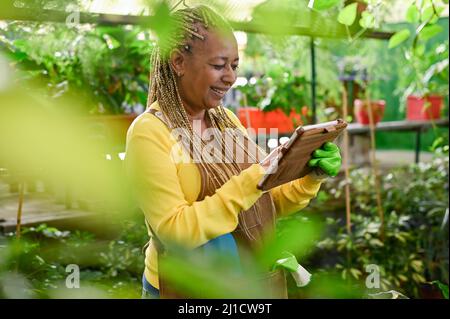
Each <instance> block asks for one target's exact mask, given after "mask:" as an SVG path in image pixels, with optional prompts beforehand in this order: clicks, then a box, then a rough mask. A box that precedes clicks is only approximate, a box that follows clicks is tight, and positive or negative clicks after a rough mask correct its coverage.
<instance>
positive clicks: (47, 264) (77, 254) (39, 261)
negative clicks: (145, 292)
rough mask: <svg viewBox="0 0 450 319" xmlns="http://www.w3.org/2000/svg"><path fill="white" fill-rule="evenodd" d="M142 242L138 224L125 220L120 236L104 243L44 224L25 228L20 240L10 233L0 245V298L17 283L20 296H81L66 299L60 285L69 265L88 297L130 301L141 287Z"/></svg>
mask: <svg viewBox="0 0 450 319" xmlns="http://www.w3.org/2000/svg"><path fill="white" fill-rule="evenodd" d="M146 241H147V233H146V229H145V226H144V223H141V222H140V221H139V222H137V221H132V222H130V221H128V222H125V223H124V224H123V228H122V232H121V234H119V236H118V237H117V238H115V239H113V240H109V241H108V240H105V239H100V238H96V237H95V235H94V234H92V233H89V232H84V231H78V230H75V231H73V232H72V231H60V230H58V229H56V228H54V227H48V226H47V225H45V224H42V225H39V226H37V227H31V228H25V229H24V230H23V236H22V238H21V239H20V240H18V239H15V238H14V234H13V233H11V234H9V235H8V236H7V237H6V238H5V239H4V245H3V246H0V260H1V261H2V262H1V263H0V265H1V267H0V296H1V297H3V298H4V297H6V298H10V297H12V295H11V293H7V294H6V295H5V291H7V290H8V289H7V288H8V286H11V285H12V286H14V285H15V284H16V283H17V282H21V281H23V282H24V283H25V284H24V286H25V287H26V289H24V290H23V291H22V292H21V293H19V296H21V297H24V296H29V297H33V298H36V297H37V298H49V297H50V298H53V297H58V296H59V297H63V296H66V297H76V298H80V297H81V298H83V297H85V296H83V291H84V290H80V291H79V294H80V295H77V294H75V295H71V294H70V292H69V290H70V289H69V290H68V289H66V288H65V284H64V283H65V280H66V278H67V276H68V273H67V272H66V266H67V265H70V264H75V265H78V266H79V268H80V287H82V288H86V289H89V287H91V288H90V289H93V295H92V297H97V298H98V297H101V296H102V297H110V298H117V297H123V298H130V297H132V298H135V297H137V296H139V293H140V289H141V286H140V285H141V284H140V278H141V276H142V272H143V265H144V260H143V259H144V256H143V253H142V246H143V243H145V242H146ZM11 274H16V275H14V276H13V277H12V279H11V280H12V283H11V282H10V281H11V280H7V279H9V278H10V276H11ZM8 283H9V285H8ZM1 288H3V289H1ZM2 290H3V292H2ZM68 294H69V295H68Z"/></svg>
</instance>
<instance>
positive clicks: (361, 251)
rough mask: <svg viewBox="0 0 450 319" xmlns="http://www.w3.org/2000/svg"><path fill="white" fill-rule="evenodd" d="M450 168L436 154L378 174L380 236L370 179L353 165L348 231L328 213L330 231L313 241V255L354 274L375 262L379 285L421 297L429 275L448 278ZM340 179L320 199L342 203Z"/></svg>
mask: <svg viewBox="0 0 450 319" xmlns="http://www.w3.org/2000/svg"><path fill="white" fill-rule="evenodd" d="M448 169H449V167H448V157H447V156H442V155H439V156H437V157H436V158H435V159H434V161H433V162H432V163H429V164H425V163H420V164H418V165H415V164H414V165H409V166H405V167H400V168H395V169H392V170H391V171H389V172H387V173H386V174H384V175H383V176H382V177H381V190H382V202H383V209H384V212H385V220H384V223H385V224H384V237H382V236H381V234H380V226H381V223H380V219H379V216H378V214H377V210H376V198H375V192H374V191H373V189H374V182H373V179H372V178H371V176H370V174H368V172H367V171H365V170H362V169H359V170H354V171H352V173H351V194H352V210H351V211H352V220H351V223H352V233H351V235H348V234H347V232H346V229H345V225H344V224H343V220H342V217H337V218H335V217H329V218H327V224H328V227H327V228H328V229H327V231H326V233H327V234H329V235H327V236H326V237H325V238H323V239H322V240H321V241H319V242H318V243H317V248H318V249H319V251H318V252H317V255H316V256H315V257H314V258H313V260H315V261H316V262H319V263H320V264H322V267H324V268H325V269H338V270H339V271H340V273H341V275H342V278H348V277H352V278H354V279H362V278H363V277H364V276H365V275H367V273H366V271H365V267H366V266H367V265H369V264H375V265H378V266H379V268H380V272H381V276H380V277H381V282H380V284H381V286H380V290H381V291H386V290H392V289H394V290H396V291H400V292H402V293H404V294H405V295H406V296H410V297H420V296H421V295H420V287H421V286H422V285H423V284H425V283H427V282H429V281H431V280H441V281H443V282H446V283H448V225H447V224H443V223H444V215H445V213H446V210H448ZM343 183H344V182H343V181H342V182H340V183H339V184H335V185H331V187H330V188H329V190H328V191H329V192H330V193H331V195H332V198H327V197H325V198H324V200H327V201H328V202H329V201H330V200H337V201H338V202H340V203H343V202H344V195H343ZM333 197H334V199H333ZM322 206H327V205H326V203H323V204H322ZM328 207H329V206H328ZM342 209H343V208H342ZM316 214H317V213H316ZM447 223H448V222H447ZM336 234H337V236H336Z"/></svg>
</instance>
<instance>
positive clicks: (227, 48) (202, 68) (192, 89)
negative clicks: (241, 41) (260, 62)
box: [172, 28, 239, 115]
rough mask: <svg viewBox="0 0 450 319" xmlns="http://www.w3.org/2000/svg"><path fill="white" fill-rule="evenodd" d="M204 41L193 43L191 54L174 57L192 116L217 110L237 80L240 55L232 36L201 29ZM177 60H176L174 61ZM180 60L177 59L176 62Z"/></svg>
mask: <svg viewBox="0 0 450 319" xmlns="http://www.w3.org/2000/svg"><path fill="white" fill-rule="evenodd" d="M199 33H200V34H202V35H203V36H205V40H203V41H202V40H200V39H195V40H192V41H190V45H189V46H190V51H191V52H190V53H189V52H183V53H181V54H179V56H178V58H177V57H173V56H172V65H173V66H174V67H175V68H176V72H179V73H181V76H180V77H178V88H179V90H180V95H181V98H182V100H183V103H184V104H185V107H186V108H187V111H188V113H189V114H191V115H193V114H196V113H198V112H200V111H202V110H205V109H209V108H214V107H217V106H218V105H219V104H220V102H221V100H222V98H223V97H224V96H225V93H226V92H227V91H228V90H229V89H230V88H231V86H232V85H233V84H234V82H235V81H236V72H237V67H238V64H239V54H238V46H237V42H236V39H235V37H234V35H233V34H232V33H230V34H227V35H224V34H222V33H219V32H218V31H215V30H208V31H207V30H205V29H204V28H199ZM174 59H175V60H174ZM177 59H178V60H177Z"/></svg>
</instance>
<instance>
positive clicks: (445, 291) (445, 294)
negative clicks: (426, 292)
mask: <svg viewBox="0 0 450 319" xmlns="http://www.w3.org/2000/svg"><path fill="white" fill-rule="evenodd" d="M431 283H432V284H434V285H436V286H438V288H439V289H440V290H441V293H442V296H443V297H444V298H445V299H448V286H447V285H446V284H443V283H442V282H440V281H439V280H435V281H432V282H431Z"/></svg>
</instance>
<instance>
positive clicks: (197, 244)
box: [125, 6, 323, 298]
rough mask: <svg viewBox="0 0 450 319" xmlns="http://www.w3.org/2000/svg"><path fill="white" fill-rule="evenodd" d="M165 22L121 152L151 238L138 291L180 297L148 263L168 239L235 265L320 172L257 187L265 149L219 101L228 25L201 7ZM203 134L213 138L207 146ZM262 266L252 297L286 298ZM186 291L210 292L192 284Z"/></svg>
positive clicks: (231, 66)
mask: <svg viewBox="0 0 450 319" xmlns="http://www.w3.org/2000/svg"><path fill="white" fill-rule="evenodd" d="M171 19H172V22H173V32H172V33H171V35H170V37H169V38H166V39H160V43H159V45H158V47H157V49H156V50H155V51H154V52H153V56H152V63H151V65H152V66H153V69H152V71H151V75H150V92H149V97H148V102H147V111H146V112H145V113H143V114H141V115H140V116H139V117H138V118H136V120H135V121H134V122H133V123H132V125H131V126H130V128H129V130H128V134H127V149H126V157H125V165H126V170H127V174H128V175H129V177H130V181H131V185H132V186H131V187H132V188H133V189H134V191H135V194H136V199H137V201H138V203H139V206H140V208H141V209H142V211H143V212H144V215H145V219H146V223H147V227H148V230H149V235H150V236H151V237H152V240H150V241H149V245H148V247H147V249H146V262H145V266H146V267H145V272H144V276H143V286H144V295H151V296H158V295H161V297H165V298H168V297H176V296H178V297H179V296H183V295H184V296H186V295H187V291H182V289H181V288H182V286H183V285H178V286H177V285H176V284H175V283H174V281H172V282H171V283H170V284H169V281H167V280H165V277H167V278H169V277H170V276H165V275H164V269H163V267H161V265H163V264H164V263H161V260H159V262H158V259H159V258H161V256H163V254H164V255H166V252H167V249H166V248H167V247H168V246H169V244H176V245H177V246H182V247H185V248H189V249H193V248H195V250H196V251H199V250H200V251H202V252H204V253H205V254H206V255H208V254H209V253H210V254H213V253H219V254H221V255H226V256H227V258H226V260H227V262H228V263H230V264H231V265H232V266H233V267H234V268H235V269H241V266H242V265H244V264H246V263H245V262H243V261H244V259H246V257H247V256H252V255H254V253H255V252H256V251H258V249H260V248H261V247H262V246H263V244H264V239H265V238H267V237H268V235H269V234H271V233H272V232H273V231H274V228H275V218H276V217H277V215H286V214H289V213H293V212H296V211H298V210H300V209H302V208H303V207H305V206H306V205H307V204H308V203H309V201H310V200H311V199H312V198H313V197H315V195H316V194H317V192H318V190H319V187H320V184H321V181H322V177H323V176H318V175H315V174H311V175H307V176H305V177H304V178H301V179H298V180H295V181H293V182H291V183H288V184H284V185H281V186H279V187H276V188H274V189H272V190H270V191H269V192H265V193H263V192H262V191H260V190H258V189H257V187H256V186H257V183H258V182H259V181H260V179H261V178H262V176H263V174H264V168H263V166H262V165H260V164H259V162H260V160H261V159H262V158H263V157H264V156H265V155H266V154H265V153H264V151H263V150H260V149H259V148H258V147H257V145H256V144H255V143H254V142H253V141H252V140H251V139H250V138H249V137H248V135H247V132H246V131H245V129H244V127H243V126H242V124H241V123H240V122H239V120H238V119H237V117H236V116H235V115H234V114H233V113H232V112H231V111H229V110H227V109H226V108H224V107H223V106H222V105H221V100H222V98H223V97H224V95H225V93H226V92H227V91H228V90H229V89H230V88H231V86H232V85H233V84H234V82H235V81H236V78H237V76H236V71H237V67H238V64H239V55H238V46H237V42H236V39H235V37H234V35H233V30H232V29H231V27H230V26H229V25H228V23H227V22H226V21H225V20H224V19H223V18H222V17H221V16H220V15H219V14H217V13H216V12H215V11H214V10H212V9H210V8H209V7H206V6H197V7H194V8H185V9H181V10H178V11H176V12H173V13H172V14H171ZM199 127H200V130H198V128H199ZM180 131H182V132H185V135H184V137H185V138H183V135H182V138H181V141H179V140H178V139H177V138H175V137H174V136H178V135H177V134H178V133H179V132H180ZM205 135H206V136H208V137H212V138H213V143H212V145H214V147H213V150H211V148H210V147H209V146H210V144H209V143H207V142H210V141H208V139H207V138H205ZM178 142H181V143H178ZM179 144H181V147H180V145H179ZM230 145H231V147H230ZM183 154H184V155H187V156H183ZM179 155H181V157H180V158H184V159H186V158H187V161H185V160H182V161H180V160H178V159H179ZM243 155H244V156H243ZM171 247H172V246H171ZM169 255H170V254H169ZM262 268H263V269H261V271H257V270H254V271H253V272H256V273H257V277H258V278H259V281H260V282H261V283H262V284H263V285H264V287H266V288H265V289H262V291H261V294H260V296H264V297H276V298H284V297H286V296H287V291H286V281H285V277H284V273H283V271H280V270H276V271H272V269H273V264H270V265H263V267H262ZM166 270H167V268H166ZM169 272H170V271H168V270H167V273H169ZM167 273H166V275H167ZM221 276H223V274H220V276H219V277H221ZM210 284H211V283H210ZM237 286H238V285H236V287H237ZM199 287H201V286H200V282H199ZM203 287H204V286H203ZM236 289H237V288H236ZM241 289H242V287H241V288H239V290H241ZM200 290H201V289H200ZM174 291H176V293H174ZM189 296H194V297H203V298H204V297H211V295H206V294H205V292H204V291H197V292H193V291H192V290H191V291H190V295H189ZM216 296H217V295H216ZM221 296H223V295H221ZM226 297H233V296H232V295H227V296H226Z"/></svg>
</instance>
